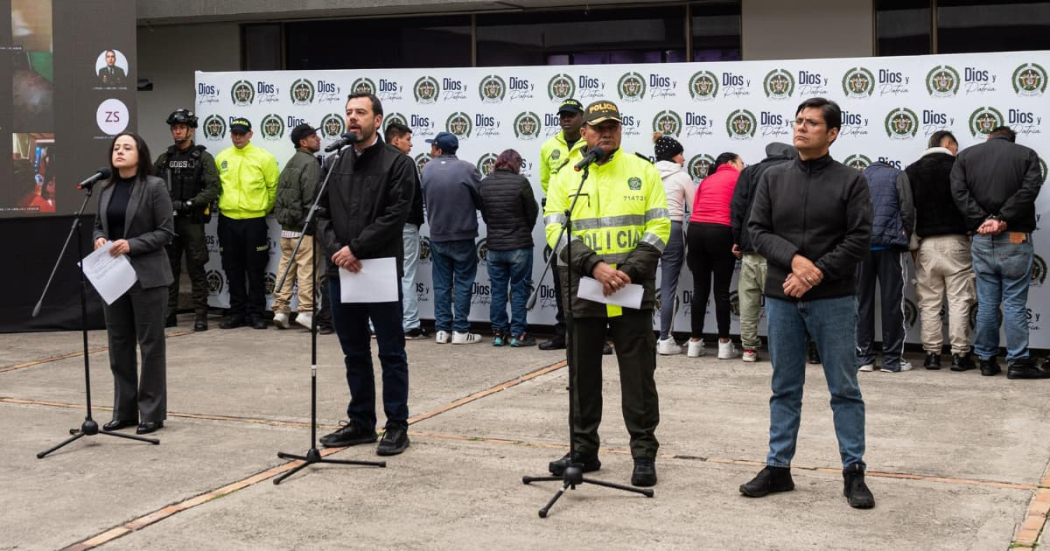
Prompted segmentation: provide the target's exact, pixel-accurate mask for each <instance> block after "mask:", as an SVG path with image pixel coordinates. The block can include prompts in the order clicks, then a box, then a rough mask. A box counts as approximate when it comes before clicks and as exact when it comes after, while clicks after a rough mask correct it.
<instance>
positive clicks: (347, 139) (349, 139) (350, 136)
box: [324, 132, 357, 153]
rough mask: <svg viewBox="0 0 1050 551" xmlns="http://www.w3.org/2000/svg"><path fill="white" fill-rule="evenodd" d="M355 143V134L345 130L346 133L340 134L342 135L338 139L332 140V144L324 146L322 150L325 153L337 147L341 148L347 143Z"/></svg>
mask: <svg viewBox="0 0 1050 551" xmlns="http://www.w3.org/2000/svg"><path fill="white" fill-rule="evenodd" d="M355 143H357V134H354V133H352V132H347V133H345V134H343V135H342V137H341V138H340V139H339V141H337V142H334V143H332V145H329V146H328V147H326V148H324V152H325V153H330V152H332V151H335V150H337V149H342V148H344V147H346V146H348V145H353V144H355Z"/></svg>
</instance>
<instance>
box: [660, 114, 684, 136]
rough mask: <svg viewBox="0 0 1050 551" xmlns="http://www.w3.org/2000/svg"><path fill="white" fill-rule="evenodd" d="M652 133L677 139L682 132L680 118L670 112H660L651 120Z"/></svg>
mask: <svg viewBox="0 0 1050 551" xmlns="http://www.w3.org/2000/svg"><path fill="white" fill-rule="evenodd" d="M653 132H662V133H664V134H666V135H668V136H674V137H677V136H678V135H679V134H680V133H681V132H682V117H679V116H678V113H675V112H674V111H671V110H665V111H660V112H659V113H657V114H656V117H654V118H653Z"/></svg>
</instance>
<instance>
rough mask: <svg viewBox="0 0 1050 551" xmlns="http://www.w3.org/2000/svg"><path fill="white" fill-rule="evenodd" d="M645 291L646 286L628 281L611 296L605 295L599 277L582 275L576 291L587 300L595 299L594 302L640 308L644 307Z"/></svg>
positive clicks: (577, 294)
mask: <svg viewBox="0 0 1050 551" xmlns="http://www.w3.org/2000/svg"><path fill="white" fill-rule="evenodd" d="M644 292H645V288H644V287H642V286H641V285H638V284H637V283H628V284H627V285H626V286H624V288H623V289H620V290H619V291H616V292H615V293H613V294H611V295H609V296H605V295H604V294H602V284H601V283H598V280H597V279H594V278H591V277H581V278H580V286H579V289H578V290H577V291H576V296H578V297H580V298H585V299H587V300H593V301H594V302H601V303H602V304H612V305H615V306H623V307H624V308H633V309H635V310H638V309H639V308H641V307H642V293H644Z"/></svg>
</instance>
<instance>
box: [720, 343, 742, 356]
mask: <svg viewBox="0 0 1050 551" xmlns="http://www.w3.org/2000/svg"><path fill="white" fill-rule="evenodd" d="M739 356H740V349H739V348H737V347H736V345H735V344H733V341H729V342H722V341H721V340H719V341H718V359H719V360H731V359H733V358H737V357H739Z"/></svg>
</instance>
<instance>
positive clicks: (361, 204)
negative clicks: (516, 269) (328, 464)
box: [317, 93, 419, 455]
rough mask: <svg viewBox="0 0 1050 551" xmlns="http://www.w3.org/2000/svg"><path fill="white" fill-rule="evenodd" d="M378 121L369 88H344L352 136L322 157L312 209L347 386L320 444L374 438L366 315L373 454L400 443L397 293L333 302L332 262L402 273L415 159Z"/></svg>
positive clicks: (404, 366) (396, 449)
mask: <svg viewBox="0 0 1050 551" xmlns="http://www.w3.org/2000/svg"><path fill="white" fill-rule="evenodd" d="M382 123H383V105H382V103H380V101H379V98H377V97H375V96H374V95H372V94H357V93H355V94H351V95H350V99H349V100H348V101H347V102H346V130H347V132H349V133H353V134H356V135H357V143H355V144H354V145H353V147H345V148H343V150H342V152H341V154H340V155H339V158H338V160H335V161H333V159H334V158H335V157H334V156H333V157H329V159H328V160H327V161H326V162H325V165H324V167H323V168H324V171H325V172H331V174H332V175H331V178H330V179H329V181H328V187H327V188H326V189H325V192H324V194H323V195H321V199H320V201H319V206H320V208H321V210H320V211H319V212H318V215H317V226H318V230H319V234H320V236H321V243H322V245H323V247H324V252H325V255H327V257H328V258H329V259H330V261H331V264H330V265H329V267H328V286H329V289H328V290H329V295H330V296H331V299H332V302H333V304H332V316H333V321H334V322H335V332H336V334H337V335H338V336H339V345H340V346H341V347H342V349H343V355H344V359H345V363H346V382H347V384H348V385H349V386H350V405H348V406H347V408H346V414H347V417H348V418H349V421H348V422H347V423H346V424H345V425H344V426H342V427H340V428H339V430H337V431H335V432H333V433H331V434H328V435H326V436H324V437H322V438H321V444H322V445H324V446H325V447H329V448H331V447H342V446H353V445H355V444H367V443H371V442H375V441H376V439H377V438H378V435H377V434H376V406H375V401H376V390H375V376H374V374H373V371H372V351H371V338H370V336H369V331H368V322H369V320H371V321H372V325H373V326H374V327H375V334H376V343H377V345H378V346H379V362H380V364H381V365H382V367H383V411H384V413H386V418H387V421H386V431H385V432H384V433H383V440H382V442H380V443H379V447H378V448H377V449H376V453H377V454H379V455H395V454H399V453H401V452H403V451H404V450H405V448H407V447H408V444H409V442H408V357H407V356H406V354H405V330H404V327H403V326H402V321H401V317H402V316H401V300H400V294H401V291H400V286H399V290H398V295H399V299H398V300H397V301H394V302H372V303H354V304H341V303H340V302H339V297H340V282H339V269H340V268H342V269H345V270H349V271H350V272H359V271H361V260H363V259H370V258H388V257H393V258H394V259H395V264H396V266H397V277H398V278H399V279H400V278H401V277H402V275H403V272H404V266H403V257H404V252H403V250H402V248H403V246H402V241H401V236H402V230H403V228H404V225H405V220H406V219H407V218H408V215H409V212H410V211H411V209H412V199H413V194H414V191H415V189H417V188H418V187H419V184H418V183H417V181H416V178H417V175H416V166H415V163H413V162H412V159H410V158H409V157H408V156H407V155H405V154H403V153H401V151H399V150H398V149H397V148H395V147H394V146H392V145H388V144H386V143H384V142H383V139H382V138H380V137H379V134H378V133H377V132H376V130H377V129H378V128H379V127H380V126H381V125H382Z"/></svg>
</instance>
